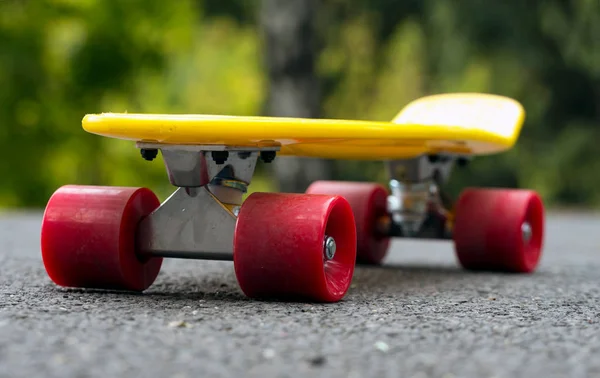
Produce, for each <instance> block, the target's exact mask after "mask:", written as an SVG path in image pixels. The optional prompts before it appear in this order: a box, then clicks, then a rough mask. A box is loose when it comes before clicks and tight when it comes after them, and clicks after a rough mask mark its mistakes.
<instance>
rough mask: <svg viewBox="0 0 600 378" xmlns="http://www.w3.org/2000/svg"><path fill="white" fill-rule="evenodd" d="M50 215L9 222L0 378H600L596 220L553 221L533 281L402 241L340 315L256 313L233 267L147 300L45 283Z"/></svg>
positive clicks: (1, 219)
mask: <svg viewBox="0 0 600 378" xmlns="http://www.w3.org/2000/svg"><path fill="white" fill-rule="evenodd" d="M40 217H41V215H40V214H39V213H26V214H4V215H3V216H0V377H11V378H12V377H33V376H44V377H61V378H66V377H173V378H176V377H194V378H195V377H220V376H236V377H302V376H306V377H309V376H310V377H313V376H314V377H367V376H369V377H528V378H530V377H566V376H568V377H571V378H577V377H587V376H598V375H599V374H600V358H599V356H600V285H599V284H600V216H596V215H592V214H574V213H573V214H566V213H562V214H551V215H550V216H549V217H548V221H547V228H546V232H547V238H546V249H545V252H544V257H543V261H542V264H541V266H540V269H539V270H538V272H537V273H535V274H534V275H532V276H518V275H503V274H487V273H485V274H484V273H478V274H475V273H468V272H465V271H463V270H461V269H460V268H458V267H457V265H456V262H455V260H454V255H453V250H452V245H451V244H450V243H448V242H424V241H397V242H395V243H394V244H393V248H392V251H391V253H390V255H389V258H388V259H387V261H386V264H385V266H383V267H379V268H357V270H356V274H355V278H354V281H353V285H352V288H351V290H350V292H349V294H348V296H347V297H346V298H345V300H343V301H342V302H340V303H336V304H330V305H316V304H301V303H277V302H256V301H252V300H248V299H246V298H245V297H244V296H243V295H242V293H241V291H240V290H239V289H238V286H237V283H236V280H235V275H234V273H233V265H232V263H228V262H206V261H184V260H168V261H166V262H165V264H164V266H163V270H162V272H161V275H160V276H159V278H158V279H157V281H156V282H155V284H154V285H153V286H152V287H151V288H150V290H148V291H147V292H146V293H144V294H140V295H135V294H123V293H113V292H93V291H82V290H65V289H61V288H58V287H56V286H55V285H54V284H52V283H51V282H50V281H49V279H48V278H47V276H46V273H45V271H44V268H43V266H42V262H41V258H40V250H39V227H40Z"/></svg>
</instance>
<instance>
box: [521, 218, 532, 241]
mask: <svg viewBox="0 0 600 378" xmlns="http://www.w3.org/2000/svg"><path fill="white" fill-rule="evenodd" d="M532 235H533V230H532V229H531V225H530V224H529V223H527V222H524V223H523V224H522V225H521V236H522V237H523V241H524V242H525V243H527V242H529V240H531V236H532Z"/></svg>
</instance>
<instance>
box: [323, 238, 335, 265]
mask: <svg viewBox="0 0 600 378" xmlns="http://www.w3.org/2000/svg"><path fill="white" fill-rule="evenodd" d="M335 249H336V245H335V239H334V238H332V237H331V236H326V237H325V241H324V242H323V254H324V255H325V259H326V260H331V259H333V256H335Z"/></svg>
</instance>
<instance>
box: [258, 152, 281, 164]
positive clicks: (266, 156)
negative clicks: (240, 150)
mask: <svg viewBox="0 0 600 378" xmlns="http://www.w3.org/2000/svg"><path fill="white" fill-rule="evenodd" d="M276 154H277V153H276V152H275V151H261V152H260V158H261V159H262V161H264V162H265V163H270V162H272V161H273V160H275V156H276Z"/></svg>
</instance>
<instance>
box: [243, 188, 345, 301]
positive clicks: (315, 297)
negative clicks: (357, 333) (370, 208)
mask: <svg viewBox="0 0 600 378" xmlns="http://www.w3.org/2000/svg"><path fill="white" fill-rule="evenodd" d="M355 260H356V231H355V228H354V217H353V215H352V209H351V208H350V205H349V204H348V202H347V201H346V200H345V199H344V198H342V197H339V196H328V195H302V194H282V193H254V194H252V195H250V196H249V197H248V198H247V199H246V200H245V201H244V204H243V205H242V207H241V209H240V212H239V215H238V219H237V224H236V229H235V235H234V255H233V262H234V268H235V273H236V277H237V279H238V282H239V285H240V288H241V289H242V291H243V292H244V294H246V295H247V296H248V297H251V298H264V299H268V298H271V299H276V298H281V299H292V298H302V299H308V300H312V301H318V302H335V301H339V300H341V299H342V298H343V297H344V295H345V294H346V292H347V291H348V288H349V287H350V283H351V281H352V275H353V274H354V265H355Z"/></svg>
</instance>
